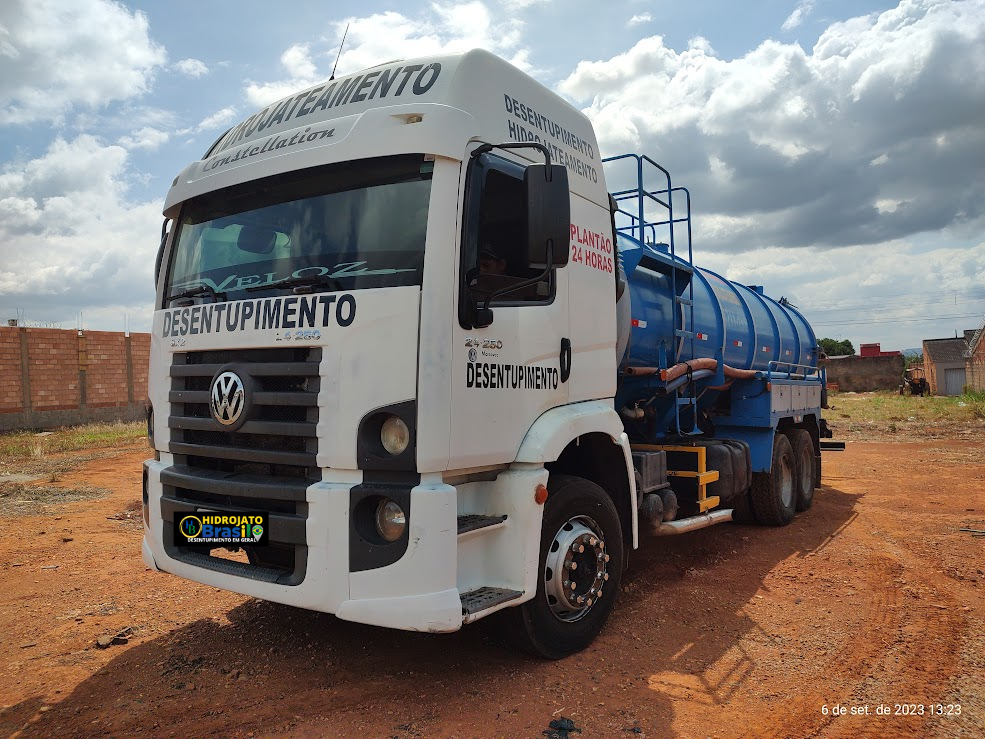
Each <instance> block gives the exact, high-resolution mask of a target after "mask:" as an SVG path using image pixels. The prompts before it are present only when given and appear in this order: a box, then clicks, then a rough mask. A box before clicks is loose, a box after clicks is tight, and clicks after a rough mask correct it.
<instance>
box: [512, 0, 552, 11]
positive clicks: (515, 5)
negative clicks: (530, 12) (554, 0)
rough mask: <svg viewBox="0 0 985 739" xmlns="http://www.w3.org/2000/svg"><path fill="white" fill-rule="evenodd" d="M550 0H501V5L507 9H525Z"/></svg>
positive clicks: (544, 3)
mask: <svg viewBox="0 0 985 739" xmlns="http://www.w3.org/2000/svg"><path fill="white" fill-rule="evenodd" d="M549 2H551V0H503V7H504V8H506V9H507V10H525V9H526V8H529V7H530V6H532V5H546V4H547V3H549Z"/></svg>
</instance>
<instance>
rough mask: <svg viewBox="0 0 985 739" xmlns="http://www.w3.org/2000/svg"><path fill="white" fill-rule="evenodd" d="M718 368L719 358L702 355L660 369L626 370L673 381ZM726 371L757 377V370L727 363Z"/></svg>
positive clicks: (736, 376)
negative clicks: (730, 365)
mask: <svg viewBox="0 0 985 739" xmlns="http://www.w3.org/2000/svg"><path fill="white" fill-rule="evenodd" d="M716 369H718V360H717V359H712V358H710V357H702V358H700V359H689V360H688V361H686V362H679V363H678V364H675V365H674V366H672V367H668V368H667V369H660V368H659V367H627V368H626V369H625V370H624V371H625V373H626V374H627V375H634V376H638V377H644V376H647V375H659V376H660V379H661V380H663V381H664V382H671V381H673V380H676V379H678V378H679V377H682V376H685V375H687V374H688V373H689V372H694V371H696V370H712V371H714V370H716ZM724 371H725V376H726V377H730V378H732V379H733V380H752V379H755V377H756V370H746V369H736V368H735V367H729V366H728V365H727V364H726V365H725V366H724Z"/></svg>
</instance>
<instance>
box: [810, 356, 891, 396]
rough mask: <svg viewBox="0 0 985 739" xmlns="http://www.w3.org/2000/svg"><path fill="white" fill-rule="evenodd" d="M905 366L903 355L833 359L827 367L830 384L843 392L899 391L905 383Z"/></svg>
mask: <svg viewBox="0 0 985 739" xmlns="http://www.w3.org/2000/svg"><path fill="white" fill-rule="evenodd" d="M904 364H905V361H904V359H903V357H902V356H901V355H896V356H893V357H846V358H845V359H831V360H828V363H827V365H826V366H827V373H828V382H830V383H836V384H837V385H838V389H839V390H840V391H841V392H855V393H862V392H868V391H872V390H898V389H899V386H900V384H901V383H902V382H903V366H904Z"/></svg>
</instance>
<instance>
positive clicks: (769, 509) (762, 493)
mask: <svg viewBox="0 0 985 739" xmlns="http://www.w3.org/2000/svg"><path fill="white" fill-rule="evenodd" d="M795 470H796V465H795V464H794V457H793V449H792V448H791V446H790V442H789V441H788V440H787V437H786V436H784V435H783V434H779V433H778V434H775V435H774V436H773V460H772V465H771V467H770V471H769V472H755V473H753V476H752V490H751V491H750V493H749V500H750V502H751V503H752V510H753V512H754V513H755V514H756V520H757V521H758V522H759V523H761V524H764V525H766V526H786V525H787V524H788V523H790V522H791V521H792V520H793V517H794V514H795V513H796V512H797V492H796V485H795V482H794V480H795V477H794V473H795Z"/></svg>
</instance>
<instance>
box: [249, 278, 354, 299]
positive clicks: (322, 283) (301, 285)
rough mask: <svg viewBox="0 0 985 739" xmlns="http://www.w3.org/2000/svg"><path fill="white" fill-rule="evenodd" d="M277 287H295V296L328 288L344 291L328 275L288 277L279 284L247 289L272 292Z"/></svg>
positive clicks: (254, 286)
mask: <svg viewBox="0 0 985 739" xmlns="http://www.w3.org/2000/svg"><path fill="white" fill-rule="evenodd" d="M275 287H293V288H294V294H295V295H304V294H306V293H311V292H314V291H315V288H318V287H328V288H330V289H332V290H334V291H340V290H342V285H341V283H340V282H339V281H338V280H337V279H335V278H334V277H329V276H328V275H308V276H306V277H288V278H286V279H284V280H280V281H279V282H268V283H267V284H265V285H253V286H252V287H248V288H246V291H247V292H255V291H257V290H272V289H274V288H275Z"/></svg>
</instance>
